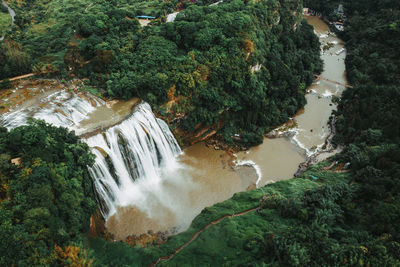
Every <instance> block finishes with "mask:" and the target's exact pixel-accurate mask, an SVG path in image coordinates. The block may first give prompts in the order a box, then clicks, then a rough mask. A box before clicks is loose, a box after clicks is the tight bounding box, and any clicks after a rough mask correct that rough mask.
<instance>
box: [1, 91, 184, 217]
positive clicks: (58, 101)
mask: <svg viewBox="0 0 400 267" xmlns="http://www.w3.org/2000/svg"><path fill="white" fill-rule="evenodd" d="M32 101H33V100H32ZM32 101H31V102H32ZM105 106H106V103H105V102H104V101H103V100H101V99H99V98H97V97H94V96H93V95H90V94H86V93H79V94H78V93H75V92H73V91H68V90H61V91H57V92H54V93H52V94H49V95H48V96H46V97H42V98H40V99H39V100H37V101H34V103H32V104H31V105H28V104H27V105H25V106H20V107H17V108H16V109H15V110H13V111H10V112H8V113H5V114H3V115H1V116H0V125H1V126H4V127H6V128H8V129H9V130H10V129H12V128H15V127H18V126H20V125H25V124H27V119H28V118H29V117H33V118H36V119H42V120H44V121H46V122H47V123H51V124H53V125H55V126H63V127H66V128H68V129H69V130H75V131H76V133H77V134H78V135H79V134H82V133H95V132H98V130H99V129H102V127H104V124H102V121H101V120H102V119H103V120H105V121H106V123H108V125H114V126H111V127H109V128H107V130H102V131H100V132H99V133H98V134H97V135H92V136H91V137H88V138H86V139H85V137H83V138H82V141H83V142H86V143H87V144H88V145H89V147H90V149H91V151H92V153H93V154H95V155H96V159H95V163H94V165H93V166H92V167H89V172H90V174H91V176H92V179H93V184H94V188H95V191H96V194H97V197H98V200H99V203H100V209H101V211H102V214H103V216H104V218H106V219H107V218H108V217H109V216H111V215H112V214H114V213H115V212H116V211H117V208H118V207H126V206H130V205H136V206H137V207H140V208H142V209H144V210H145V212H146V213H147V214H148V216H157V215H158V214H159V213H160V212H159V211H155V210H156V208H154V207H155V206H157V205H158V206H160V205H161V206H163V209H165V210H171V209H172V210H173V209H174V205H173V203H175V201H177V199H180V198H182V196H177V195H176V193H175V192H174V193H171V192H170V191H169V190H168V189H162V186H163V183H165V179H162V177H164V178H165V177H168V181H169V182H176V183H178V184H180V185H183V184H185V182H186V183H188V182H189V181H182V180H179V179H183V177H185V176H184V175H182V174H181V173H180V172H182V166H181V165H180V163H179V162H178V160H177V155H178V154H180V153H181V149H180V147H179V145H178V143H177V141H176V140H175V138H174V136H173V134H172V133H171V131H170V130H169V127H168V125H167V124H166V123H165V122H164V121H162V120H160V119H157V118H156V117H155V116H154V114H153V113H152V111H151V107H150V105H149V104H147V103H141V104H137V105H136V106H135V107H134V110H133V111H132V112H131V113H130V115H128V117H126V119H124V120H121V121H120V122H118V120H117V118H118V116H117V114H113V113H101V114H100V115H99V116H98V117H96V119H99V121H98V124H96V125H95V126H91V127H90V128H85V127H82V126H81V124H82V122H84V121H86V120H87V119H88V118H90V117H91V115H92V114H94V113H95V112H96V111H97V109H102V108H103V109H104V108H105ZM107 109H108V108H107ZM110 110H111V111H110V112H113V111H112V109H110ZM114 113H116V112H114ZM110 114H111V115H110ZM109 116H111V117H112V118H111V119H110V118H109ZM113 120H114V121H113ZM110 122H111V123H110ZM113 123H114V124H113ZM115 123H117V124H115ZM105 127H107V126H105ZM85 136H89V135H86V134H85ZM81 137H82V136H81ZM177 179H178V180H179V181H177ZM156 202H157V203H158V204H157V205H156V204H155V203H156ZM170 204H171V205H170ZM174 213H179V210H176V211H175V210H174Z"/></svg>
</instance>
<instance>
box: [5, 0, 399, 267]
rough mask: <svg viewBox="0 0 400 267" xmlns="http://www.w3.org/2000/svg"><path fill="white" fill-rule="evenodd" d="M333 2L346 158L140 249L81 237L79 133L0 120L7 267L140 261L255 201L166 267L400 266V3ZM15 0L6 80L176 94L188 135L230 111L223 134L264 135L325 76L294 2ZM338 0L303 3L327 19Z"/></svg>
mask: <svg viewBox="0 0 400 267" xmlns="http://www.w3.org/2000/svg"><path fill="white" fill-rule="evenodd" d="M340 2H341V3H343V4H344V7H345V12H346V14H347V15H348V17H347V19H346V21H345V31H344V32H343V33H342V34H341V37H342V38H343V39H344V40H345V41H346V48H347V58H346V68H347V78H348V80H349V82H350V83H351V84H352V85H353V88H349V89H347V90H346V91H345V93H344V94H343V97H342V98H341V100H339V107H338V111H337V112H336V113H335V115H336V117H337V125H336V127H337V135H336V136H335V139H334V141H335V143H336V144H343V145H345V149H344V151H343V152H342V153H340V154H338V155H336V156H335V157H334V158H332V159H330V160H329V161H327V162H322V163H320V164H319V165H317V166H314V167H312V168H310V169H309V170H307V171H306V172H305V173H303V174H302V175H301V176H299V177H297V178H295V179H291V180H287V181H282V182H278V183H275V184H271V185H267V186H265V187H263V188H259V189H256V190H252V191H248V192H243V193H238V194H235V196H234V197H233V198H231V199H229V200H227V201H225V202H222V203H220V204H217V205H214V206H212V207H209V208H206V209H205V210H203V212H202V213H201V214H200V215H199V216H198V217H197V218H196V219H195V220H194V221H193V223H192V225H191V227H190V228H189V229H188V230H187V231H186V232H183V233H181V234H179V235H176V236H172V237H170V238H169V240H168V241H167V242H166V243H164V244H159V245H154V246H148V247H145V248H139V247H130V246H129V245H128V244H126V243H123V242H109V241H106V240H104V239H101V238H97V239H92V238H89V239H87V237H86V235H84V234H83V233H87V231H88V228H89V218H90V215H91V214H93V213H94V212H95V210H96V204H95V201H94V196H93V192H92V186H91V182H90V178H89V176H88V172H87V167H86V166H87V165H90V164H92V162H93V158H92V155H91V154H90V153H89V152H88V147H87V146H86V145H84V144H82V143H81V142H80V141H79V140H78V138H77V137H76V136H75V135H74V134H73V133H69V132H68V131H67V130H66V129H64V128H55V127H52V126H50V125H48V124H46V123H44V122H42V121H31V122H30V124H29V125H28V126H22V127H19V128H16V129H13V130H11V131H7V130H6V129H4V128H1V129H0V168H1V171H0V240H1V241H0V252H1V253H0V264H1V265H2V266H3V265H4V266H10V265H22V266H25V265H26V266H32V265H70V264H71V265H73V264H76V265H78V266H90V265H95V266H146V265H148V264H150V263H152V262H155V261H156V260H157V258H159V257H161V256H167V255H169V254H170V253H172V252H173V251H174V250H175V249H176V248H177V247H179V246H180V245H182V244H183V243H185V242H186V241H187V240H189V239H190V238H191V237H192V235H193V234H194V233H195V232H196V231H198V230H199V229H202V228H203V227H204V226H205V225H207V224H208V223H210V222H213V221H215V220H217V219H219V218H221V217H223V216H225V215H232V214H237V213H240V212H245V211H248V210H250V211H249V212H248V213H243V215H241V216H237V217H232V218H226V219H224V220H222V221H221V222H220V223H218V224H216V225H213V226H212V227H209V228H207V229H206V230H204V231H203V232H202V233H201V234H200V235H199V237H198V238H197V239H196V240H195V241H193V242H192V243H191V244H190V245H189V246H187V247H186V248H185V249H184V250H182V251H181V252H180V253H179V254H177V255H176V256H175V257H173V258H172V259H171V260H169V261H161V263H160V265H167V266H182V265H183V266H185V265H196V266H202V265H217V266H224V265H225V266H228V265H229V266H238V265H261V266H379V265H382V266H400V257H399V255H400V233H399V229H400V149H399V136H400V135H399V134H400V129H399V127H400V126H399V125H400V124H399V122H400V121H399V120H400V114H399V113H400V111H399V108H398V107H399V106H400V103H399V102H400V96H399V94H400V91H399V90H400V89H399V88H400V80H399V73H400V70H399V68H400V62H399V60H400V55H399V53H400V52H399V49H398V48H399V47H400V19H399V18H400V4H399V2H397V1H379V2H377V1H372V0H352V1H350V0H344V1H340ZM21 3H22V4H20V6H18V5H14V6H13V7H14V8H15V9H16V10H18V9H19V10H21V11H24V12H17V14H18V13H20V14H24V15H18V16H17V17H16V19H17V21H16V23H17V26H16V29H15V30H14V31H13V32H12V33H11V34H10V35H8V36H7V38H6V40H5V42H3V43H2V44H1V51H0V62H1V63H0V64H1V65H0V68H1V71H0V74H1V75H3V76H2V78H5V77H10V76H11V75H17V74H20V73H25V72H30V71H32V70H34V71H37V72H38V73H42V74H43V75H60V76H63V75H71V74H73V75H78V76H83V77H90V80H91V82H92V83H93V84H98V85H99V86H100V85H101V84H103V85H104V86H105V87H104V90H105V91H104V93H105V94H108V95H109V96H115V97H122V98H128V97H132V96H140V97H142V98H144V99H146V100H147V101H149V102H151V103H152V104H153V105H154V106H159V107H160V110H159V111H160V112H162V109H163V108H164V109H166V106H165V105H163V104H164V103H165V102H166V101H175V102H176V103H177V106H176V107H175V109H176V110H175V112H176V114H175V115H177V114H179V113H185V114H186V113H187V114H186V117H185V118H184V119H183V120H182V122H181V123H182V125H181V126H182V127H186V129H193V128H194V127H195V126H196V124H197V123H198V122H204V123H206V124H215V123H216V122H217V121H218V120H219V119H220V118H223V119H224V120H225V121H226V123H225V125H224V127H223V128H221V129H220V133H221V134H222V135H224V136H225V137H226V139H227V140H228V141H229V137H230V135H231V134H232V133H236V132H240V133H241V134H242V136H246V135H247V136H246V142H247V143H250V144H251V143H257V142H259V139H258V138H259V137H260V136H262V133H263V132H264V131H265V130H267V129H268V127H271V126H273V125H275V124H279V123H280V122H282V121H285V120H286V119H287V117H288V116H291V115H293V113H294V112H296V110H297V109H298V108H300V107H301V106H302V105H304V96H303V93H304V90H305V87H306V86H307V85H308V84H309V83H310V82H311V81H312V78H313V77H312V75H313V72H316V71H320V70H321V61H320V60H319V59H318V55H319V54H318V53H319V44H318V40H317V39H316V37H315V36H314V35H313V34H312V28H311V27H310V26H309V25H307V24H306V23H304V22H301V21H300V19H299V18H298V17H295V16H293V11H294V10H298V9H299V8H300V7H301V5H298V3H297V2H296V1H280V2H278V1H258V2H256V3H253V2H251V1H249V2H247V3H246V2H242V1H226V3H224V4H223V5H222V4H220V5H221V6H220V7H218V8H216V7H209V6H208V4H210V3H209V2H206V1H198V2H197V3H192V2H176V1H175V2H174V1H169V2H157V1H149V2H145V3H140V2H135V1H134V2H132V3H128V1H126V2H124V1H119V2H118V3H116V1H103V2H102V1H94V2H90V1H87V2H85V1H74V2H73V4H72V2H70V1H64V2H63V1H61V0H58V1H50V2H45V1H43V2H42V1H29V2H26V3H25V2H21ZM338 3H339V1H333V0H320V1H316V0H306V1H305V5H306V6H308V7H310V8H313V9H315V10H319V11H321V12H323V14H325V15H327V16H332V13H333V11H332V10H333V9H334V8H335V7H337V5H338ZM52 5H54V6H52ZM58 5H60V6H62V7H63V9H59V8H57V6H58ZM131 5H132V6H131ZM128 7H135V8H128ZM266 7H268V8H266ZM278 7H279V8H278ZM43 9H45V10H50V11H51V12H47V13H46V14H47V15H46V16H45V15H44V13H43V12H41V10H43ZM85 10H87V11H89V10H92V11H93V13H89V12H86V11H85ZM175 10H183V11H182V13H180V14H179V15H178V16H177V20H176V22H174V23H164V20H165V16H166V14H168V13H171V12H172V11H175ZM275 10H279V11H278V12H277V13H276V12H275ZM77 11H79V12H77ZM85 12H86V13H85ZM144 13H145V14H150V15H154V16H156V17H158V18H159V19H157V20H155V21H153V22H152V24H153V26H151V27H144V28H141V27H140V26H139V25H138V22H137V20H136V19H135V16H136V15H137V14H144ZM82 14H84V16H83V15H82ZM92 15H93V16H92ZM278 17H279V20H278ZM278 21H279V22H278ZM56 22H58V23H56ZM274 22H275V23H276V22H278V23H276V25H275V24H274ZM296 23H298V24H296ZM105 25H107V27H105ZM294 25H295V26H297V28H296V27H293V26H294ZM74 31H75V32H74ZM258 64H260V65H261V69H260V71H251V66H256V65H258ZM147 73H149V74H147ZM254 110H257V111H259V113H258V112H254ZM165 112H166V110H165ZM189 112H190V114H191V115H190V116H189V115H188V114H189ZM219 113H221V114H219ZM216 114H218V115H219V117H218V116H217V115H216ZM11 160H13V161H12V162H13V163H11ZM336 162H337V163H336ZM346 163H349V164H347V165H349V169H348V170H347V171H346V170H343V168H342V166H343V165H344V164H346ZM252 209H254V210H252Z"/></svg>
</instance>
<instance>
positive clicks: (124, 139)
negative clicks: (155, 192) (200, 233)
mask: <svg viewBox="0 0 400 267" xmlns="http://www.w3.org/2000/svg"><path fill="white" fill-rule="evenodd" d="M85 142H86V143H87V144H88V145H89V146H90V147H91V150H92V152H93V153H94V154H95V155H96V160H95V163H94V165H93V167H91V168H89V171H90V173H91V175H92V178H93V182H94V186H95V190H96V192H97V194H98V198H99V201H100V206H101V211H102V214H103V216H104V218H106V219H107V218H108V217H109V216H110V215H112V214H114V213H115V212H116V209H117V207H118V206H128V205H130V204H132V203H137V202H138V200H140V199H141V194H143V192H141V190H140V188H141V187H143V186H144V187H147V188H151V187H157V186H158V185H159V184H160V181H161V175H162V174H161V172H162V171H165V170H166V169H167V170H168V169H169V170H171V169H175V168H177V161H176V156H177V155H178V154H179V153H181V149H180V147H179V145H178V143H177V141H176V140H175V138H174V136H173V135H172V133H171V131H170V130H169V128H168V126H167V124H166V123H165V122H164V121H162V120H160V119H157V118H155V117H154V114H153V113H152V111H151V108H150V105H149V104H147V103H142V104H139V105H137V106H136V108H135V110H134V112H133V113H132V115H131V116H130V117H128V118H127V119H126V120H124V121H123V122H121V123H120V124H119V125H116V126H113V127H111V128H109V129H108V130H107V131H105V132H103V133H100V134H97V135H95V136H92V137H90V138H88V139H87V140H85ZM138 184H140V186H138Z"/></svg>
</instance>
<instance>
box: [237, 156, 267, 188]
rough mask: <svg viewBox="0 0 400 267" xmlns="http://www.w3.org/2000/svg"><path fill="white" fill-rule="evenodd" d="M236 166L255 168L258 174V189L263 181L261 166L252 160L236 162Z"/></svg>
mask: <svg viewBox="0 0 400 267" xmlns="http://www.w3.org/2000/svg"><path fill="white" fill-rule="evenodd" d="M236 166H250V167H253V168H254V170H255V171H256V173H257V181H256V186H257V187H258V185H259V183H260V181H261V179H262V172H261V169H260V166H258V165H257V164H256V163H255V162H254V161H252V160H239V161H237V162H236Z"/></svg>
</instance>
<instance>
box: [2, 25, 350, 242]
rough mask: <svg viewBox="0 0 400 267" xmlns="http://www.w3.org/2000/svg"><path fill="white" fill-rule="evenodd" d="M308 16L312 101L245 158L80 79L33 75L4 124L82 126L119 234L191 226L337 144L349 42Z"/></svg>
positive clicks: (13, 96) (10, 94)
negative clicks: (100, 93) (177, 134)
mask: <svg viewBox="0 0 400 267" xmlns="http://www.w3.org/2000/svg"><path fill="white" fill-rule="evenodd" d="M306 19H307V20H308V22H309V23H310V24H312V25H313V26H314V28H315V33H316V34H317V35H318V36H319V39H320V41H321V56H322V59H323V60H324V69H325V70H324V72H323V73H322V74H321V77H323V78H324V79H321V80H318V81H316V82H315V83H314V84H313V85H311V86H310V87H309V88H308V94H307V95H306V99H307V104H306V106H305V107H304V109H303V110H301V111H300V112H299V113H298V114H297V115H296V116H295V117H294V118H293V119H292V120H291V125H292V126H294V127H286V126H283V127H280V128H278V129H276V130H275V131H274V132H273V133H270V134H269V135H268V136H270V137H266V138H265V139H264V142H263V143H262V144H261V145H259V146H256V147H253V148H251V149H250V150H248V151H244V152H240V153H238V154H237V155H235V157H236V158H232V156H231V155H229V154H227V153H226V152H225V151H221V150H215V149H213V148H211V147H207V146H206V145H205V144H204V143H198V144H195V145H193V146H190V147H187V148H185V149H184V150H183V151H180V148H179V147H178V146H177V145H175V144H173V143H174V142H175V141H174V138H173V136H172V134H171V133H170V131H169V129H168V127H167V126H166V124H165V123H164V122H162V121H161V120H159V119H156V118H155V117H154V115H153V114H152V112H151V109H150V107H149V105H147V104H145V103H139V100H138V99H132V100H130V101H108V102H107V101H104V100H102V99H100V98H97V97H94V96H93V95H91V94H89V93H87V92H81V91H80V90H78V88H79V87H81V86H82V85H80V84H79V81H75V82H74V81H73V82H71V84H69V85H66V86H64V85H63V86H60V85H59V84H57V83H54V84H52V83H51V82H46V83H45V85H43V84H34V83H33V82H32V81H26V82H23V83H22V85H19V86H18V88H15V89H10V90H9V91H4V92H2V95H1V99H0V100H1V101H0V105H2V106H3V107H6V109H4V112H5V113H4V114H2V115H1V117H0V125H2V126H6V127H8V128H14V127H16V126H18V125H21V124H24V123H26V119H27V118H28V117H35V118H40V119H44V120H46V121H47V122H50V123H53V124H55V125H57V126H64V127H68V128H69V129H71V130H75V132H76V133H77V134H78V135H80V136H81V138H82V140H83V141H84V142H86V143H88V145H89V146H90V147H91V149H92V152H93V153H95V154H96V155H97V158H96V163H95V166H93V168H90V172H91V174H92V177H93V179H94V184H95V187H96V190H97V193H98V195H99V196H100V197H102V198H103V202H102V203H101V207H102V212H103V216H104V217H105V219H106V227H107V230H108V232H109V233H111V234H112V235H113V236H114V238H115V239H116V240H121V239H124V238H125V237H127V236H128V235H132V234H134V235H140V234H143V233H147V232H148V231H149V230H151V231H153V232H158V231H161V232H166V231H168V233H170V234H173V233H178V232H181V231H184V230H186V229H187V228H188V227H189V225H190V223H191V222H192V221H193V219H194V218H195V217H196V216H197V215H198V214H199V213H200V212H201V211H202V210H203V209H204V208H205V207H209V206H212V205H213V204H215V203H218V202H221V201H224V200H226V199H229V198H230V197H232V195H233V194H234V193H236V192H241V191H245V190H250V189H252V188H256V187H261V186H263V185H265V184H268V183H271V182H275V181H279V180H282V179H290V178H292V177H293V176H294V174H295V172H296V171H297V170H298V168H299V164H300V163H303V162H305V161H306V160H307V159H309V158H310V157H312V156H313V155H316V154H320V159H323V158H324V157H327V156H329V155H331V154H332V152H330V151H329V153H325V152H326V147H325V145H324V144H325V143H326V139H327V138H328V136H329V135H330V131H331V130H330V128H329V126H328V122H329V117H330V116H331V113H332V111H333V110H335V109H336V104H334V103H333V102H332V98H333V97H340V95H341V93H342V92H343V90H344V89H345V87H344V86H342V85H343V84H345V83H346V80H345V65H344V58H345V51H343V52H342V53H337V52H338V51H341V49H342V48H343V46H344V44H343V42H342V41H341V40H340V39H338V38H337V37H336V36H335V35H334V34H332V33H330V32H329V29H328V27H327V25H326V24H325V23H323V22H322V21H321V20H320V19H319V18H316V17H306ZM325 79H328V80H330V81H327V80H325ZM40 82H41V83H43V82H44V80H43V81H40ZM335 82H336V83H335ZM340 84H342V85H340ZM21 97H23V98H21ZM11 100H13V103H14V104H13V105H11ZM138 103H139V104H138ZM133 109H134V110H135V111H134V112H133V113H132V110H133ZM150 130H151V131H150ZM271 136H274V138H271ZM139 139H140V140H142V141H140V140H139ZM139 141H140V142H139ZM167 143H170V145H168V144H167ZM141 149H142V150H143V152H141V154H140V155H133V154H135V153H137V151H138V150H141ZM146 157H147V159H146V160H143V159H144V158H146ZM110 165H112V168H107V167H110ZM153 168H154V170H155V171H149V170H153ZM129 177H130V178H129Z"/></svg>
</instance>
